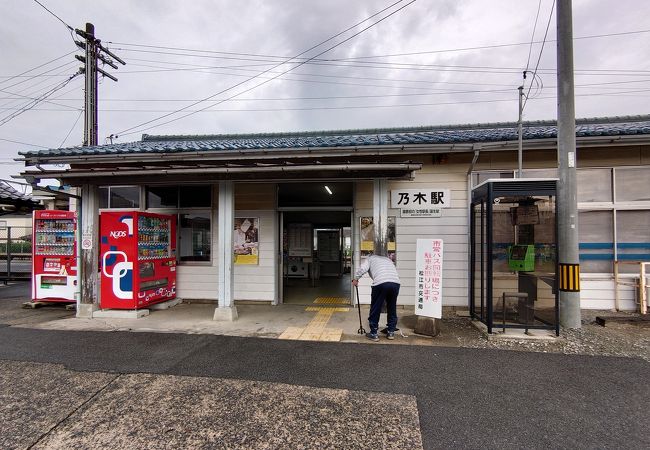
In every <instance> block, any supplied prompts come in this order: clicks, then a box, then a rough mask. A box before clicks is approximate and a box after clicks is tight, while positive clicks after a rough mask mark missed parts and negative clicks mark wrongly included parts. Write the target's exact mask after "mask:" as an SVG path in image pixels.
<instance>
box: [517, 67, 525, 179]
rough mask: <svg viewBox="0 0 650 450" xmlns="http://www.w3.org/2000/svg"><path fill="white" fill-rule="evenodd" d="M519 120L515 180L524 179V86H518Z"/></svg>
mask: <svg viewBox="0 0 650 450" xmlns="http://www.w3.org/2000/svg"><path fill="white" fill-rule="evenodd" d="M524 78H526V73H525V72H524ZM518 89H519V120H518V121H517V137H518V140H519V145H518V152H517V161H518V165H517V167H518V171H517V178H523V177H524V170H523V165H524V131H523V124H522V118H523V115H524V86H523V85H522V86H519V88H518Z"/></svg>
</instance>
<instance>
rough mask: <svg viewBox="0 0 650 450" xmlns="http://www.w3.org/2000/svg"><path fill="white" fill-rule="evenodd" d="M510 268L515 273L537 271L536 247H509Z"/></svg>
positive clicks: (531, 245)
mask: <svg viewBox="0 0 650 450" xmlns="http://www.w3.org/2000/svg"><path fill="white" fill-rule="evenodd" d="M508 268H510V270H512V271H513V272H533V271H534V270H535V246H534V245H533V244H529V245H511V246H510V247H508Z"/></svg>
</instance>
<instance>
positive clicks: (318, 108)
mask: <svg viewBox="0 0 650 450" xmlns="http://www.w3.org/2000/svg"><path fill="white" fill-rule="evenodd" d="M645 92H650V88H648V89H639V90H628V91H620V92H588V93H582V94H576V97H600V96H616V95H621V96H625V95H629V94H635V93H645ZM554 98H556V96H554V95H551V96H544V97H538V99H554ZM514 101H515V100H513V99H512V98H511V97H508V98H497V99H486V100H466V101H447V102H435V103H429V102H423V103H408V104H388V105H370V104H367V105H356V104H355V105H340V106H314V107H288V108H239V109H213V110H209V109H208V108H202V109H196V110H191V112H193V113H200V112H208V113H210V112H213V113H221V112H242V113H246V112H279V111H327V110H346V109H366V110H371V109H384V108H403V107H420V106H440V105H445V106H448V105H465V104H480V103H495V102H514ZM43 111H61V110H50V109H44V110H43ZM99 111H101V112H108V113H118V112H119V113H152V112H158V113H162V112H167V111H168V110H159V109H118V108H114V109H100V110H99Z"/></svg>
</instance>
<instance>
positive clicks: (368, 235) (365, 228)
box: [359, 216, 397, 262]
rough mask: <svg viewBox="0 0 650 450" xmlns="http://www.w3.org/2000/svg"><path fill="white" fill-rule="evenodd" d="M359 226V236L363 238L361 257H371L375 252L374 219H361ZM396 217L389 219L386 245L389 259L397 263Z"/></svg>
mask: <svg viewBox="0 0 650 450" xmlns="http://www.w3.org/2000/svg"><path fill="white" fill-rule="evenodd" d="M360 221H361V222H360V226H359V236H360V237H361V239H360V241H361V246H360V247H361V248H360V250H361V257H362V258H363V257H366V256H370V255H372V254H373V253H374V251H375V241H374V239H375V224H374V223H373V218H372V217H361V218H360ZM395 235H396V234H395V216H389V217H388V243H387V245H386V247H387V250H388V255H387V256H388V257H389V258H390V259H392V260H393V262H395V260H396V257H395V251H396V250H397V246H396V244H395Z"/></svg>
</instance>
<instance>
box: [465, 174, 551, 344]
mask: <svg viewBox="0 0 650 450" xmlns="http://www.w3.org/2000/svg"><path fill="white" fill-rule="evenodd" d="M556 185H557V180H555V179H525V180H524V179H510V180H504V179H499V180H487V181H485V182H484V183H481V184H480V185H479V186H477V187H476V188H474V189H473V190H472V203H471V211H470V218H471V219H470V220H471V236H470V242H471V255H470V266H471V267H470V270H471V274H470V280H469V281H470V283H469V284H470V292H469V297H470V298H469V307H470V314H471V316H472V318H474V319H476V320H480V321H481V322H483V323H484V324H485V325H486V326H487V328H488V332H489V333H492V332H493V331H494V328H497V329H502V330H503V331H505V330H506V328H523V329H525V330H526V331H527V332H528V330H534V329H552V330H555V332H556V334H558V335H559V301H558V292H557V281H556V280H557V277H556V274H557V221H556V216H557V203H556V189H557V186H556Z"/></svg>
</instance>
